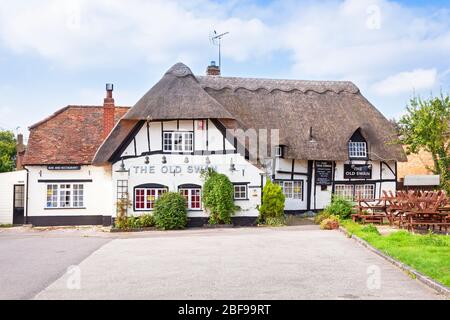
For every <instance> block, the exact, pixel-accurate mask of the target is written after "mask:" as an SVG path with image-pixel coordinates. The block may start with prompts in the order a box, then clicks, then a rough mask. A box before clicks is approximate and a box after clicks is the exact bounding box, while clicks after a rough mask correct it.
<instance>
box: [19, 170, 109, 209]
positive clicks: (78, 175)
mask: <svg viewBox="0 0 450 320" xmlns="http://www.w3.org/2000/svg"><path fill="white" fill-rule="evenodd" d="M27 168H28V169H29V172H30V174H29V205H28V216H81V215H86V216H97V215H101V216H110V215H111V213H112V212H113V209H112V208H113V198H112V188H111V183H112V180H111V170H110V167H94V166H82V167H81V170H74V171H50V170H47V167H46V166H29V167H27ZM39 180H55V182H54V183H55V184H61V183H63V182H56V181H58V180H59V181H61V180H92V182H79V183H81V184H83V185H84V208H82V209H48V208H46V202H47V201H46V200H47V184H53V182H49V183H43V182H39ZM68 183H78V182H75V181H74V182H68Z"/></svg>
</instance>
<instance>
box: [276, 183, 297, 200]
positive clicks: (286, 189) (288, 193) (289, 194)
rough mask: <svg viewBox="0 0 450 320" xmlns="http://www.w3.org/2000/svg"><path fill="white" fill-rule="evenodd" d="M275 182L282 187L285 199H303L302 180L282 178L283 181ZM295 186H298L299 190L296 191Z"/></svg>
mask: <svg viewBox="0 0 450 320" xmlns="http://www.w3.org/2000/svg"><path fill="white" fill-rule="evenodd" d="M276 183H277V184H278V185H279V186H281V188H282V189H283V194H284V196H285V197H286V199H290V200H302V201H303V181H302V180H284V181H276ZM296 188H300V191H296Z"/></svg>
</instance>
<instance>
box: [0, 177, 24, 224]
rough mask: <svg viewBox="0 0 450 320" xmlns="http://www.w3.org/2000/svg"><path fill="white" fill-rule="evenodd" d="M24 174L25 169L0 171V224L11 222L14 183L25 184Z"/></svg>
mask: <svg viewBox="0 0 450 320" xmlns="http://www.w3.org/2000/svg"><path fill="white" fill-rule="evenodd" d="M26 176H27V173H26V171H25V170H22V171H14V172H6V173H0V224H12V223H13V206H14V205H13V197H14V185H15V184H19V185H20V184H25V182H26ZM25 201H26V199H25Z"/></svg>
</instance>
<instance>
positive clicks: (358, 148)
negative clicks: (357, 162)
mask: <svg viewBox="0 0 450 320" xmlns="http://www.w3.org/2000/svg"><path fill="white" fill-rule="evenodd" d="M348 150H349V155H350V158H364V159H365V158H367V143H366V142H353V141H350V142H349V144H348Z"/></svg>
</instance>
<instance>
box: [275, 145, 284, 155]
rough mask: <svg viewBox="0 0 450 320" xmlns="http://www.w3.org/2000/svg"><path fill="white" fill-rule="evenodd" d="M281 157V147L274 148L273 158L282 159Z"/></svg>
mask: <svg viewBox="0 0 450 320" xmlns="http://www.w3.org/2000/svg"><path fill="white" fill-rule="evenodd" d="M282 157H283V147H281V146H277V147H275V158H282Z"/></svg>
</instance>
